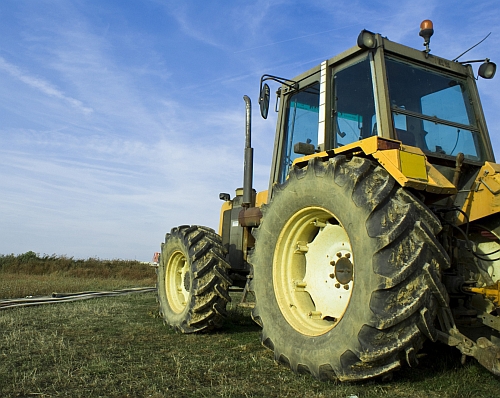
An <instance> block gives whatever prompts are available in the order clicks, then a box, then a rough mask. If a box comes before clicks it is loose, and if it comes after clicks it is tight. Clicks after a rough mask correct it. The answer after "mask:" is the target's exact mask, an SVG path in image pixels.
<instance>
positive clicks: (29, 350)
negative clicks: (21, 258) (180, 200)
mask: <svg viewBox="0 0 500 398" xmlns="http://www.w3.org/2000/svg"><path fill="white" fill-rule="evenodd" d="M149 272H152V271H151V270H149ZM9 274H11V273H9ZM56 274H59V275H62V276H64V273H61V272H59V273H58V272H56ZM3 276H4V274H2V272H1V271H0V284H3ZM66 276H67V275H66ZM19 277H20V278H25V275H21V274H19ZM56 279H57V278H56ZM91 279H92V278H91ZM94 279H95V278H94ZM97 279H99V278H97ZM111 280H113V279H112V278H111V279H110V278H104V277H103V278H101V281H100V282H99V283H103V284H105V283H106V282H109V281H111ZM126 281H127V278H124V279H123V282H126ZM131 282H134V280H133V279H129V280H128V283H131ZM86 283H87V281H85V280H82V281H81V284H82V285H85V284H86ZM92 283H95V282H92ZM107 288H109V287H107ZM236 301H237V298H236V297H235V300H234V302H236ZM229 314H230V316H229V318H228V319H227V321H226V323H225V325H224V327H223V329H222V330H220V331H219V332H216V333H211V334H197V335H181V334H178V333H175V332H173V331H172V330H171V329H170V328H168V327H165V326H164V325H163V323H162V320H161V319H160V318H159V317H158V305H157V303H156V299H155V295H154V294H152V293H146V294H132V295H128V296H120V297H110V298H99V299H92V300H88V301H79V302H74V303H62V304H55V305H48V306H39V307H27V308H18V309H11V310H4V311H0V396H1V397H128V396H129V397H313V398H319V397H350V396H357V397H359V398H363V397H375V398H376V397H422V398H424V397H436V398H437V397H439V398H447V397H450V398H451V397H457V398H458V397H471V398H472V397H474V398H476V397H488V398H489V397H492V396H495V394H497V390H498V387H499V385H500V383H499V379H498V378H497V377H495V376H493V375H491V374H490V373H489V372H488V371H486V370H485V369H484V368H482V367H481V366H480V365H478V364H477V363H476V362H475V361H474V360H472V359H470V360H468V361H467V363H466V365H465V366H461V365H460V355H459V353H458V351H456V350H454V349H450V348H448V347H446V346H444V345H438V344H431V345H429V346H427V347H426V351H427V354H426V355H425V356H423V357H422V358H421V360H420V362H421V364H420V366H419V367H417V368H413V369H410V368H408V367H404V368H403V369H402V370H401V371H400V372H397V373H395V375H394V379H393V380H392V381H391V382H385V383H384V382H381V381H378V380H375V381H369V382H365V383H334V382H319V381H317V380H315V379H313V378H312V377H310V376H308V375H296V374H294V373H293V372H291V371H290V370H289V369H287V368H286V367H284V366H282V365H278V364H277V363H276V362H275V361H274V359H273V354H272V352H271V351H269V350H268V349H266V348H264V347H263V346H262V345H261V344H260V342H259V328H258V327H257V326H256V325H255V324H254V323H253V321H252V320H251V318H250V315H249V311H248V310H242V309H239V308H237V307H236V306H235V305H234V304H231V305H230V308H229Z"/></svg>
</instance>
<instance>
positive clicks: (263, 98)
mask: <svg viewBox="0 0 500 398" xmlns="http://www.w3.org/2000/svg"><path fill="white" fill-rule="evenodd" d="M270 93H271V90H270V89H269V86H268V85H267V83H264V85H263V86H261V87H260V94H259V105H260V114H261V115H262V117H263V118H264V119H267V114H268V113H269V98H270V96H271V94H270Z"/></svg>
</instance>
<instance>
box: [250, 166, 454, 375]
mask: <svg viewBox="0 0 500 398" xmlns="http://www.w3.org/2000/svg"><path fill="white" fill-rule="evenodd" d="M262 210H263V218H262V223H261V225H260V226H259V228H258V229H256V230H254V235H255V238H256V245H255V249H254V251H253V254H252V256H251V259H250V262H251V263H252V265H253V271H254V283H253V286H254V290H255V295H256V307H255V309H254V311H253V314H252V315H253V318H254V320H255V321H256V322H257V323H259V324H260V325H261V326H262V328H263V329H262V335H261V339H262V343H263V344H264V345H265V346H267V347H269V348H270V349H272V350H273V351H274V356H275V359H276V360H277V361H278V362H281V363H283V364H285V365H286V366H288V367H290V368H291V369H292V370H293V371H295V372H297V373H311V374H312V375H313V376H314V377H316V378H318V379H340V380H361V379H367V378H371V377H375V376H380V375H384V374H387V373H389V372H391V371H393V370H396V369H398V368H399V367H400V365H401V362H402V361H406V362H408V363H409V364H410V365H414V364H416V362H417V360H416V353H417V351H418V350H419V349H420V348H421V346H422V343H423V341H424V340H425V338H430V339H432V340H435V339H436V330H435V329H434V319H435V316H436V310H437V297H438V296H440V297H441V299H443V297H444V298H445V299H446V300H447V295H446V291H445V290H444V288H443V286H442V285H441V282H440V274H441V270H442V269H443V268H445V267H447V266H448V263H449V259H448V257H447V254H446V253H445V252H444V250H443V249H442V247H441V246H440V244H439V243H438V242H437V241H436V239H435V235H436V234H437V233H438V232H439V231H440V229H441V225H440V223H439V221H438V219H437V218H436V217H435V216H434V215H433V214H432V213H431V212H430V211H429V210H428V209H427V208H426V207H425V206H424V205H423V204H422V203H421V202H420V201H419V200H418V199H416V198H415V197H414V196H413V195H411V194H410V193H409V192H407V191H406V190H404V189H402V188H401V187H399V186H398V185H397V184H395V181H394V179H393V178H392V177H391V176H390V175H389V174H388V173H387V172H386V171H385V170H384V169H383V168H382V167H380V166H378V165H377V164H376V163H374V162H372V161H370V160H368V159H364V158H358V157H354V158H352V159H351V160H347V159H346V158H345V157H344V156H337V157H335V158H333V159H331V160H330V161H328V162H324V161H322V160H320V159H312V160H310V161H309V164H308V165H307V166H306V167H305V168H302V169H300V168H297V167H294V168H293V169H292V170H291V172H290V174H289V178H288V179H287V181H286V182H285V183H284V184H282V185H281V186H278V187H276V191H275V193H274V196H273V199H272V201H271V203H270V204H269V205H267V206H265V207H264V208H263V209H262ZM436 289H439V290H440V291H441V292H440V295H439V294H435V293H436Z"/></svg>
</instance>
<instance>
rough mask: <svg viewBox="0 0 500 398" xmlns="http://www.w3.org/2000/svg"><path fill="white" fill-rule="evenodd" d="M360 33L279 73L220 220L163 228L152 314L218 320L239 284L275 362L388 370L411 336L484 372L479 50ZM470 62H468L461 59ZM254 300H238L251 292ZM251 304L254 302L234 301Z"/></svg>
mask: <svg viewBox="0 0 500 398" xmlns="http://www.w3.org/2000/svg"><path fill="white" fill-rule="evenodd" d="M420 28H421V29H420V36H422V37H423V38H424V47H425V49H424V50H423V51H419V50H416V49H412V48H409V47H406V46H403V45H401V44H397V43H394V42H392V41H389V40H388V39H387V38H385V37H383V36H381V35H380V34H375V33H372V32H370V31H367V30H363V31H362V32H361V33H360V35H359V37H358V40H357V45H356V46H354V47H353V48H351V49H349V50H347V51H345V52H343V53H341V54H339V55H337V56H335V57H333V58H331V59H329V60H326V61H324V62H322V63H321V64H320V65H318V66H316V67H314V68H312V69H310V70H308V71H307V72H304V73H303V74H301V75H299V76H297V77H295V78H293V79H285V78H280V77H277V76H272V75H264V76H262V78H261V84H260V97H259V105H260V111H261V114H262V116H263V117H264V118H267V115H268V109H269V103H270V88H269V85H268V84H267V83H266V82H268V81H275V82H278V83H279V88H278V89H277V98H276V105H275V108H276V111H277V112H278V115H277V128H276V138H275V144H274V154H273V160H272V165H271V175H270V181H269V188H268V190H267V191H263V192H259V193H257V192H255V191H254V190H253V188H252V163H253V159H252V158H253V149H252V148H251V126H250V120H251V118H250V116H251V103H250V99H249V98H248V97H246V96H245V97H244V99H245V102H246V116H247V117H246V146H245V170H244V178H243V180H244V182H243V188H242V189H237V190H236V196H235V197H234V198H232V199H231V198H230V195H229V194H225V193H222V194H220V198H221V199H222V200H223V201H224V204H223V205H222V209H221V217H220V226H219V231H218V233H216V232H215V231H214V230H212V229H210V228H206V227H201V226H180V227H177V228H173V229H172V230H171V232H170V233H168V234H167V235H166V237H165V243H164V244H162V248H161V255H160V261H159V266H158V284H157V286H158V297H159V302H160V312H161V314H162V316H163V317H164V320H165V322H166V323H167V324H169V325H170V326H171V327H173V328H175V329H177V330H179V331H181V332H183V333H192V332H199V331H209V330H212V329H213V328H217V327H220V326H221V325H222V324H223V320H224V317H225V315H226V311H225V310H226V304H227V303H228V302H229V301H230V300H231V297H230V295H229V292H230V289H231V290H233V289H235V290H236V289H240V290H241V291H242V292H243V293H242V297H243V298H242V302H241V303H240V304H241V305H247V306H252V307H253V310H252V316H253V319H254V320H255V322H257V323H258V324H259V325H260V326H261V327H262V333H261V339H262V343H263V344H264V345H265V346H266V347H269V348H270V349H271V350H273V352H274V357H275V359H276V360H277V361H278V362H280V363H282V364H284V365H286V366H288V367H290V368H291V369H292V370H293V371H294V372H297V373H310V374H312V375H313V376H314V377H316V378H318V379H320V380H327V379H334V380H363V379H367V378H372V377H378V376H381V377H382V378H384V377H389V376H390V375H391V374H392V372H393V371H395V370H397V369H398V368H400V366H401V365H402V364H403V363H408V364H409V365H410V366H414V365H416V364H417V362H418V360H417V353H418V351H419V350H420V349H421V348H422V345H423V343H424V341H425V340H431V341H433V342H437V341H440V342H443V343H445V344H447V345H449V346H454V347H456V348H457V349H458V350H460V352H461V353H462V354H463V357H462V358H463V360H465V357H466V356H471V357H474V358H476V359H477V360H478V361H479V363H481V364H482V365H483V366H485V367H486V368H487V369H488V370H489V371H491V372H493V373H494V374H496V375H500V317H499V314H500V310H499V307H500V214H499V213H500V165H499V164H495V163H494V161H495V159H494V154H493V150H492V146H491V142H490V138H489V135H488V130H487V127H486V122H485V119H484V115H483V111H482V108H481V103H480V100H479V95H478V91H477V87H476V83H475V80H476V77H475V76H476V74H478V75H479V76H481V77H482V78H486V79H490V78H492V77H493V76H494V74H495V70H496V65H495V64H494V63H493V62H490V60H489V59H484V60H479V61H478V60H474V61H464V62H462V61H458V60H457V59H455V60H448V59H444V58H440V57H438V56H435V55H433V54H431V52H430V49H429V42H430V37H431V36H432V34H433V32H434V30H433V26H432V22H431V21H429V20H426V21H424V22H422V24H421V27H420ZM474 62H479V63H480V66H479V68H477V69H476V68H473V64H474ZM249 298H254V300H249ZM250 301H253V302H250Z"/></svg>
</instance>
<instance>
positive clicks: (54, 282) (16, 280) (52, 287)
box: [0, 252, 156, 299]
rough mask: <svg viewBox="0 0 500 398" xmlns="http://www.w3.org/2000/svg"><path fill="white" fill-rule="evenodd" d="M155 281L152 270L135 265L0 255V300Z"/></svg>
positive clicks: (106, 288)
mask: <svg viewBox="0 0 500 398" xmlns="http://www.w3.org/2000/svg"><path fill="white" fill-rule="evenodd" d="M155 278H156V276H155V272H154V268H153V267H151V266H149V265H147V264H143V263H140V262H138V261H123V260H99V259H95V258H89V259H86V260H76V259H73V258H70V257H65V256H55V255H52V256H48V255H44V256H40V255H38V254H36V253H33V252H27V253H24V254H21V255H19V256H15V255H12V254H11V255H0V299H2V298H17V297H26V296H42V295H50V294H52V293H53V292H58V293H66V292H80V291H89V290H113V289H123V288H128V287H138V286H154V284H155Z"/></svg>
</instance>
